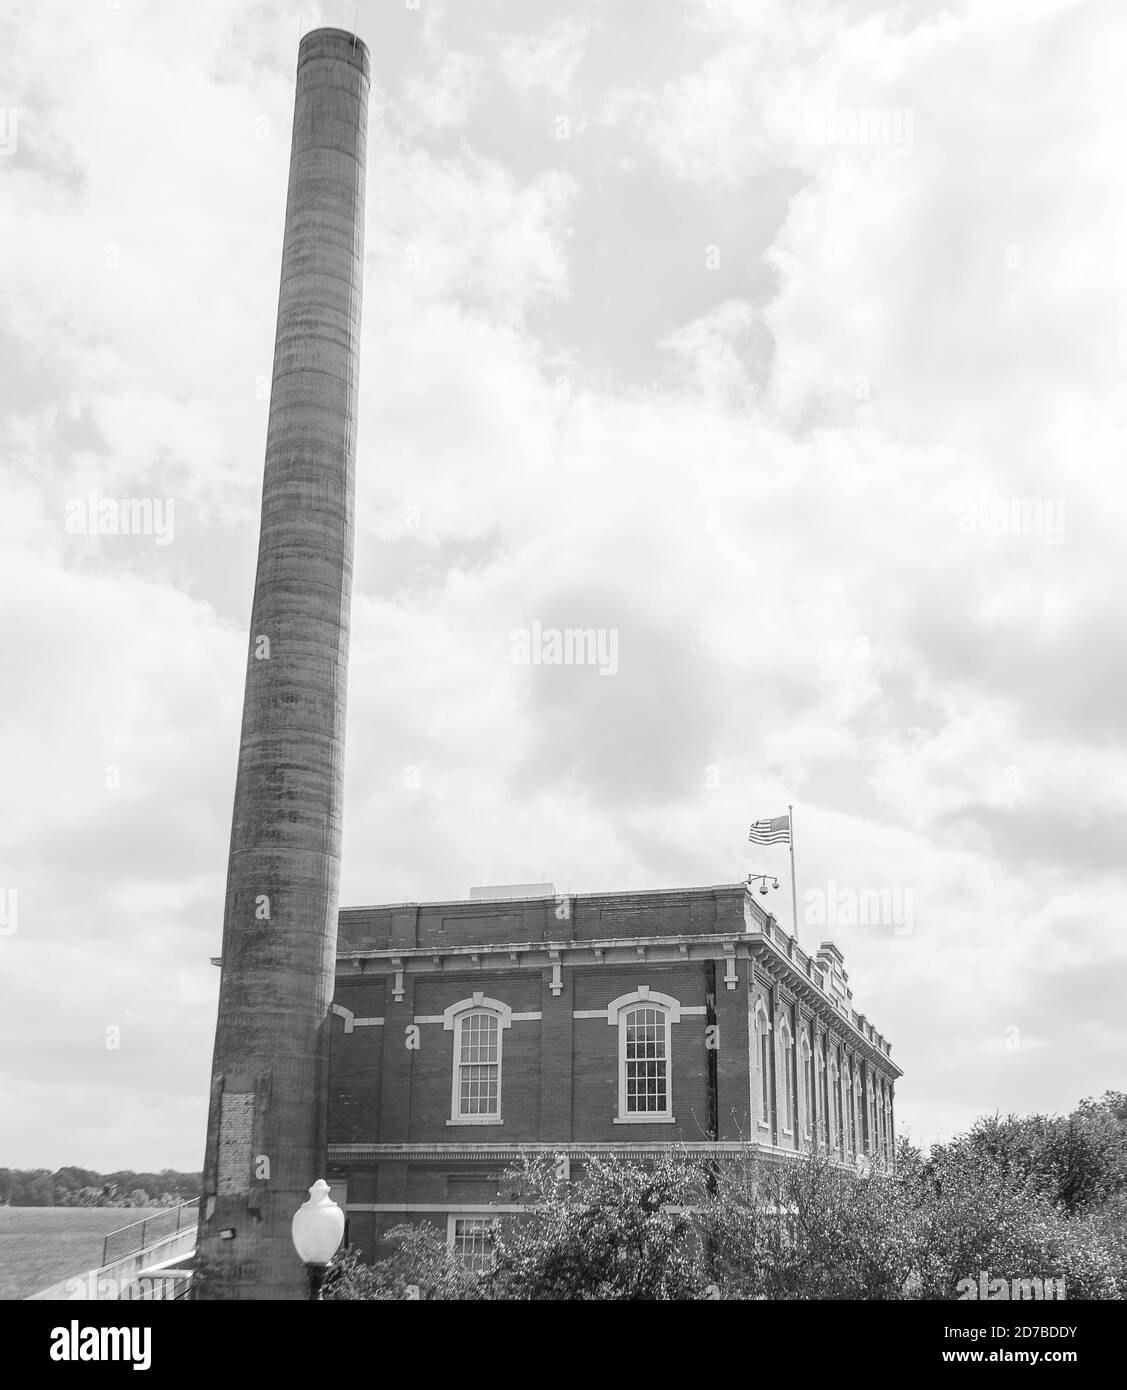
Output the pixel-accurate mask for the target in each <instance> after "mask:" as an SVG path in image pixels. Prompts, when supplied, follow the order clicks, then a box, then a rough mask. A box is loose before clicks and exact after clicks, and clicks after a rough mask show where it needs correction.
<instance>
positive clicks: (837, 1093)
mask: <svg viewBox="0 0 1127 1390" xmlns="http://www.w3.org/2000/svg"><path fill="white" fill-rule="evenodd" d="M829 1070H830V1081H829V1091H830V1147H831V1148H832V1149H840V1148H841V1086H840V1084H839V1080H838V1071H837V1058H836V1057H831V1058H830V1068H829Z"/></svg>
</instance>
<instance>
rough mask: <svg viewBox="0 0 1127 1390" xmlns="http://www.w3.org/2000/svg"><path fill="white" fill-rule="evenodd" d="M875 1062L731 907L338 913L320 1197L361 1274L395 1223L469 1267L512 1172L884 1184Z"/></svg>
mask: <svg viewBox="0 0 1127 1390" xmlns="http://www.w3.org/2000/svg"><path fill="white" fill-rule="evenodd" d="M890 1054H891V1047H890V1044H889V1043H888V1042H887V1041H886V1040H885V1039H884V1038H883V1037H882V1036H881V1034H880V1033H878V1032H877V1031H876V1029H875V1028H874V1027H873V1026H872V1024H871V1023H869V1022H868V1020H867V1019H866V1018H865V1017H864V1015H863V1014H859V1013H857V1012H856V1011H855V1010H854V1009H853V1007H852V991H851V990H850V989H849V985H848V977H847V975H846V973H845V970H844V968H843V961H842V957H841V953H840V952H839V951H838V950H837V948H836V947H835V946H834V945H833V944H832V943H831V942H823V943H822V945H821V947H820V948H819V950H818V952H817V954H816V955H814V956H811V955H807V954H806V953H805V952H804V951H802V950H801V949H800V948H799V947H798V945H797V944H796V942H795V940H794V938H793V937H791V936H790V935H789V934H788V933H786V932H784V931H783V930H782V929H781V928H780V927H779V925H778V923H777V922H776V921H775V919H774V917H772V916H771V915H770V914H769V913H767V912H765V911H764V910H763V908H762V907H761V906H760V905H759V903H758V902H757V901H756V900H755V898H754V896H753V895H752V893H751V891H750V890H749V889H748V888H747V886H746V885H745V884H742V883H737V884H726V885H722V886H719V887H713V888H690V889H679V890H671V891H662V892H646V893H604V894H592V895H583V896H576V897H561V896H543V897H536V898H528V897H521V898H515V897H514V898H494V899H490V900H481V899H469V900H466V901H459V902H442V903H401V904H396V905H393V906H386V907H366V908H346V909H342V911H341V913H340V925H339V939H338V954H337V975H336V994H335V1001H334V1004H333V1018H332V1037H331V1045H330V1069H329V1151H328V1177H329V1180H330V1182H331V1183H332V1185H333V1187H334V1189H335V1193H336V1196H337V1200H338V1201H340V1202H341V1203H342V1205H344V1206H345V1207H346V1209H347V1212H348V1218H349V1232H348V1239H349V1241H350V1242H351V1243H352V1244H354V1245H357V1246H359V1247H360V1248H361V1249H362V1250H363V1251H364V1252H365V1254H366V1255H367V1256H368V1257H371V1256H372V1255H373V1254H374V1253H375V1252H376V1249H377V1246H378V1244H379V1238H380V1234H381V1232H383V1231H385V1230H386V1229H387V1228H388V1227H390V1226H392V1225H395V1224H397V1223H400V1222H402V1221H404V1220H405V1219H415V1218H419V1219H423V1218H425V1219H429V1220H432V1221H436V1222H438V1223H440V1224H443V1225H445V1226H446V1228H447V1231H448V1235H449V1238H450V1240H451V1243H453V1244H455V1245H456V1246H457V1248H459V1249H461V1250H462V1251H463V1252H464V1253H466V1254H467V1255H472V1254H473V1252H474V1251H475V1249H477V1248H479V1246H480V1242H481V1241H482V1240H483V1238H484V1236H483V1233H484V1230H485V1228H486V1226H487V1224H488V1222H489V1220H490V1219H491V1217H492V1216H493V1215H495V1214H496V1213H497V1212H498V1210H504V1207H503V1206H500V1207H499V1206H498V1205H492V1206H491V1205H490V1203H491V1202H494V1199H495V1198H496V1196H497V1193H498V1178H499V1176H500V1174H501V1172H502V1171H503V1170H504V1169H505V1167H506V1166H507V1165H508V1164H509V1163H510V1162H511V1161H512V1160H513V1159H515V1158H516V1157H517V1156H518V1155H519V1153H520V1152H521V1150H527V1149H531V1150H537V1149H541V1150H545V1151H547V1152H550V1153H552V1154H565V1155H569V1156H578V1155H581V1154H584V1153H588V1152H592V1151H594V1152H600V1153H603V1152H606V1153H617V1154H621V1155H624V1156H632V1157H642V1156H645V1155H647V1154H652V1153H654V1152H657V1151H660V1150H661V1149H663V1148H666V1147H669V1146H671V1145H678V1146H684V1147H685V1148H686V1149H688V1150H690V1151H696V1152H704V1151H708V1152H713V1153H715V1152H725V1151H728V1152H732V1151H735V1150H736V1149H737V1148H738V1147H739V1146H741V1145H743V1144H750V1145H751V1146H752V1147H753V1148H754V1150H755V1151H756V1152H757V1153H759V1154H760V1155H763V1156H766V1157H769V1158H772V1159H775V1160H779V1159H783V1158H785V1157H787V1156H788V1155H789V1156H792V1157H793V1156H794V1155H796V1154H800V1153H802V1152H803V1151H805V1150H808V1149H810V1148H811V1147H812V1145H813V1144H814V1143H816V1142H817V1143H818V1144H820V1145H824V1146H828V1147H829V1149H830V1150H831V1151H832V1152H834V1153H835V1154H836V1155H837V1156H838V1157H839V1158H840V1159H841V1160H842V1161H843V1162H857V1161H859V1160H861V1161H865V1160H867V1161H871V1162H879V1163H891V1161H892V1154H893V1136H894V1124H893V1087H894V1084H895V1082H896V1080H897V1078H898V1077H899V1076H900V1074H901V1073H900V1070H899V1068H898V1067H896V1066H895V1065H894V1063H893V1062H892V1060H891V1055H890Z"/></svg>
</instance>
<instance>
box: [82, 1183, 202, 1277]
mask: <svg viewBox="0 0 1127 1390" xmlns="http://www.w3.org/2000/svg"><path fill="white" fill-rule="evenodd" d="M199 1213H200V1204H199V1199H198V1198H197V1199H196V1200H195V1201H192V1202H182V1203H181V1204H180V1205H179V1206H178V1207H169V1208H168V1210H167V1211H161V1212H158V1213H157V1214H156V1216H148V1217H146V1218H145V1220H144V1221H134V1222H133V1223H132V1225H129V1226H122V1227H120V1228H119V1229H118V1230H116V1231H110V1233H109V1234H108V1235H107V1236H106V1238H105V1240H104V1241H103V1243H102V1264H103V1266H104V1265H108V1264H112V1263H113V1262H114V1261H115V1260H123V1259H125V1257H126V1256H127V1255H134V1254H136V1253H137V1251H139V1250H144V1249H145V1248H146V1247H147V1246H150V1245H155V1244H156V1243H157V1241H160V1240H167V1239H168V1237H169V1236H175V1235H178V1234H179V1233H180V1232H181V1231H182V1230H184V1228H185V1227H187V1226H191V1227H193V1228H194V1227H195V1225H196V1222H197V1221H198V1220H199Z"/></svg>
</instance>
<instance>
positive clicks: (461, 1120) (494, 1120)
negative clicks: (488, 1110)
mask: <svg viewBox="0 0 1127 1390" xmlns="http://www.w3.org/2000/svg"><path fill="white" fill-rule="evenodd" d="M446 1123H447V1124H448V1125H503V1124H504V1123H505V1121H504V1120H502V1119H501V1118H500V1116H498V1115H461V1116H459V1117H458V1119H456V1120H447V1121H446Z"/></svg>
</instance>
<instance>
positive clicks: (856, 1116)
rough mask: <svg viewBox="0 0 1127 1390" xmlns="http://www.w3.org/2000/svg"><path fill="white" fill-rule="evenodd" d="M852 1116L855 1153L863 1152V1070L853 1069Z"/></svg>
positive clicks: (850, 1104) (850, 1099) (850, 1102)
mask: <svg viewBox="0 0 1127 1390" xmlns="http://www.w3.org/2000/svg"><path fill="white" fill-rule="evenodd" d="M849 1109H850V1115H851V1116H852V1120H853V1152H854V1154H859V1153H860V1152H861V1147H862V1143H861V1119H862V1116H861V1068H860V1067H857V1066H855V1067H854V1068H853V1094H852V1096H850V1098H849Z"/></svg>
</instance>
